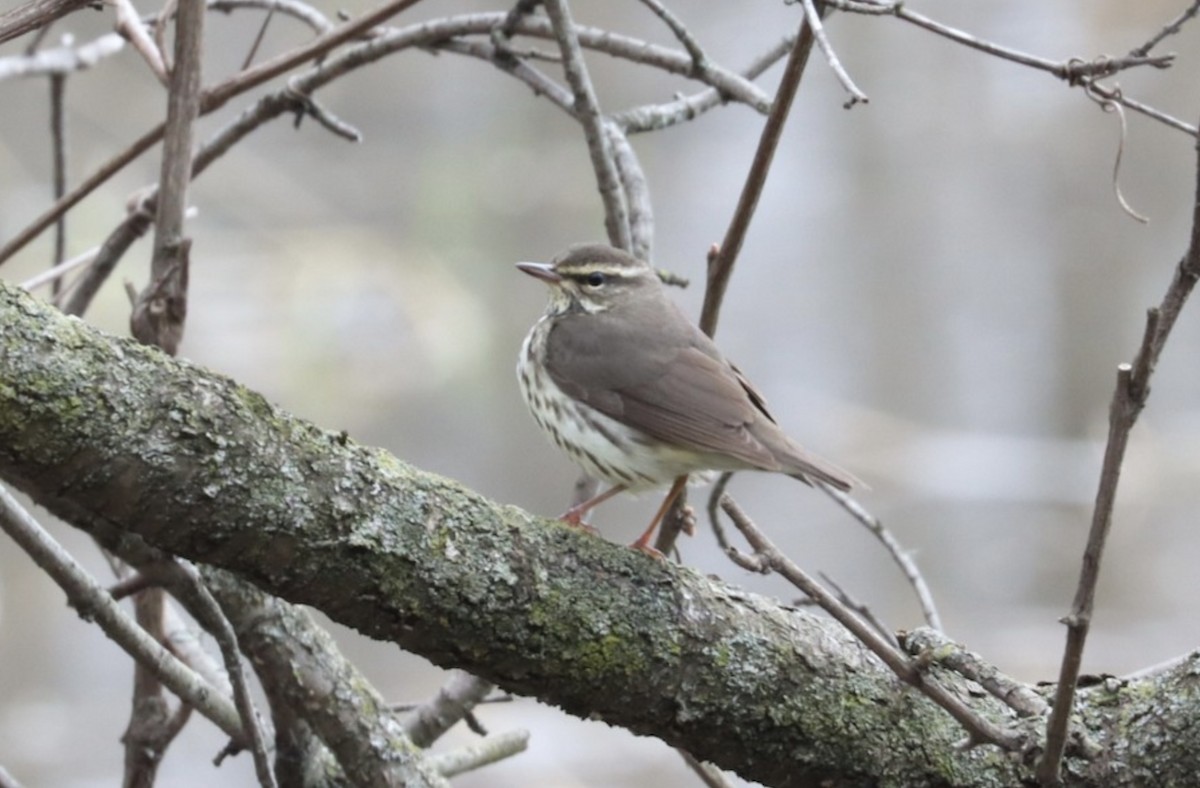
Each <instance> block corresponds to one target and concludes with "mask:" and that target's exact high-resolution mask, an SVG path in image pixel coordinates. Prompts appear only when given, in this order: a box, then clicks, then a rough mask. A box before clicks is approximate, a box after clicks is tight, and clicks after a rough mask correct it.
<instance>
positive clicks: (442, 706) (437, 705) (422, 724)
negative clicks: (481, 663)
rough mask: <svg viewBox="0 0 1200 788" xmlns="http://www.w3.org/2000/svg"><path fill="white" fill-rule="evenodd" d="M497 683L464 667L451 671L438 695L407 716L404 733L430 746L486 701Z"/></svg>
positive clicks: (422, 744)
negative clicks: (482, 677)
mask: <svg viewBox="0 0 1200 788" xmlns="http://www.w3.org/2000/svg"><path fill="white" fill-rule="evenodd" d="M495 686H496V685H495V684H492V683H491V682H490V681H486V680H484V679H481V678H478V677H476V676H472V675H471V674H470V673H467V672H466V671H464V670H452V671H450V676H449V678H447V679H446V681H445V683H443V684H442V686H441V688H440V689H438V691H437V694H436V695H434V696H433V698H431V699H430V700H429V701H428V702H426V703H423V704H421V705H420V706H418V707H417V708H416V709H414V710H413V712H412V714H410V715H409V716H408V717H406V718H405V720H404V732H405V733H406V734H407V735H408V738H410V739H412V742H413V744H415V745H417V746H418V747H421V748H422V749H425V748H428V747H429V746H430V745H432V744H433V743H434V742H436V741H437V740H438V739H440V738H441V737H442V734H444V733H445V732H446V731H448V730H450V728H452V727H453V726H454V724H455V723H456V722H458V721H459V720H461V719H463V717H465V716H466V715H467V714H469V713H470V712H471V710H472V709H473V708H475V707H476V706H477V705H479V704H480V703H482V702H483V700H484V699H485V698H486V697H487V695H488V693H489V692H491V691H492V690H493V689H495Z"/></svg>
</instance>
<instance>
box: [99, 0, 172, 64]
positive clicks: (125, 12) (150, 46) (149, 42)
mask: <svg viewBox="0 0 1200 788" xmlns="http://www.w3.org/2000/svg"><path fill="white" fill-rule="evenodd" d="M111 2H112V4H113V7H114V8H116V11H117V32H118V33H120V34H121V35H123V36H124V37H125V39H126V40H127V41H129V43H130V44H132V45H133V48H134V49H135V50H137V53H138V54H139V55H141V56H142V60H145V61H146V65H147V66H149V67H150V71H151V73H153V74H154V76H155V77H157V78H158V81H159V82H161V83H162V84H163V85H166V84H168V83H169V81H170V77H169V76H168V74H167V64H166V62H165V61H164V60H163V53H162V50H160V49H159V46H158V43H157V42H155V40H154V39H153V38H151V37H150V33H149V32H147V31H146V27H145V26H144V25H143V24H142V17H141V14H139V13H138V12H137V9H136V8H134V7H133V2H132V0H111Z"/></svg>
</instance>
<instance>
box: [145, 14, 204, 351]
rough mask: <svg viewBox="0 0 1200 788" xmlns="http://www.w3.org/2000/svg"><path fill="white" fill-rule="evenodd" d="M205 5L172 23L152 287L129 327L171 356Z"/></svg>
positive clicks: (182, 303) (177, 335)
mask: <svg viewBox="0 0 1200 788" xmlns="http://www.w3.org/2000/svg"><path fill="white" fill-rule="evenodd" d="M203 42H204V2H203V0H181V2H180V3H179V13H178V15H177V16H176V21H175V67H174V69H173V70H172V72H171V83H170V93H169V94H168V98H167V122H166V128H165V131H164V137H163V160H162V174H161V176H160V178H159V189H158V202H157V211H156V213H155V232H154V256H153V258H152V259H151V263H150V282H149V283H148V284H147V285H146V288H145V289H144V290H143V291H142V292H141V294H140V295H139V296H138V297H137V299H136V301H135V303H134V306H133V315H132V316H131V317H130V328H131V330H132V332H133V335H134V336H135V337H137V339H138V340H139V341H141V342H143V343H145V344H148V345H157V346H158V347H160V348H162V349H163V350H165V351H166V352H167V353H170V354H171V355H174V354H175V352H176V350H178V348H179V342H180V340H181V339H182V338H183V327H184V320H185V319H186V317H187V282H188V252H189V246H190V242H189V240H188V239H186V238H185V237H184V235H183V218H184V217H183V214H184V211H185V209H186V208H187V195H188V184H189V182H190V180H191V176H192V138H193V126H194V125H195V120H196V116H197V114H198V111H199V108H200V91H201V62H200V61H201V52H202V48H203Z"/></svg>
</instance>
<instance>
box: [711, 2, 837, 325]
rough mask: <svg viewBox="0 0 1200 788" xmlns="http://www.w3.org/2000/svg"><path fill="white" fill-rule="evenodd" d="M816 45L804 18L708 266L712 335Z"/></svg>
mask: <svg viewBox="0 0 1200 788" xmlns="http://www.w3.org/2000/svg"><path fill="white" fill-rule="evenodd" d="M812 45H813V34H812V28H811V27H810V26H809V25H808V23H807V22H806V21H803V20H802V21H801V22H800V30H799V32H798V33H797V34H796V42H795V44H794V45H793V46H792V51H791V54H790V55H789V56H788V61H787V65H786V66H785V67H784V71H783V78H782V79H781V80H780V82H779V88H778V90H777V91H776V92H775V101H774V102H773V104H772V105H771V114H770V115H768V116H767V122H766V123H765V124H764V125H763V130H762V135H761V136H760V137H759V140H758V148H757V149H756V150H755V151H754V161H753V162H752V163H751V165H750V172H749V173H748V174H747V176H746V183H745V185H744V186H743V187H742V193H741V195H740V196H739V197H738V204H737V209H736V210H735V211H734V214H733V219H732V220H731V221H730V223H729V229H728V230H726V232H725V239H724V240H723V241H722V242H721V245H720V248H719V251H718V253H717V257H716V259H715V260H714V261H713V263H712V264H711V265H709V268H708V286H707V288H706V289H705V291H704V305H703V307H701V309H700V328H701V330H703V331H704V333H706V334H708V335H709V336H713V335H714V334H716V331H717V320H718V318H719V316H720V313H721V303H722V302H723V301H724V300H725V290H726V288H727V287H728V286H729V277H730V276H732V274H733V265H734V263H735V262H736V261H737V256H738V253H739V252H740V251H741V249H742V242H743V241H744V240H745V239H746V231H747V230H748V229H749V227H750V220H751V219H752V218H753V217H754V209H755V207H757V205H758V198H759V197H760V196H761V195H762V190H763V185H764V184H765V183H766V181H767V173H768V172H769V171H770V169H771V161H772V160H773V159H774V158H775V149H776V148H777V147H779V138H780V136H781V135H782V132H783V124H784V121H786V120H787V116H788V114H789V112H790V111H791V108H792V100H793V99H794V98H795V97H796V90H797V88H799V86H800V78H801V77H802V76H803V75H804V66H805V64H806V63H808V56H809V54H810V53H811V52H812Z"/></svg>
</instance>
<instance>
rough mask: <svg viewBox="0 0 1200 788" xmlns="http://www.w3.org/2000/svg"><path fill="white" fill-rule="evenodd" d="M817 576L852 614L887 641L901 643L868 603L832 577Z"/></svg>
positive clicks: (820, 573) (819, 574)
mask: <svg viewBox="0 0 1200 788" xmlns="http://www.w3.org/2000/svg"><path fill="white" fill-rule="evenodd" d="M817 576H818V577H820V578H821V581H822V582H823V583H825V585H827V586H829V588H830V589H832V591H833V595H834V596H836V597H837V599H838V601H839V602H841V603H842V604H843V605H845V606H846V607H847V608H849V609H850V611H851V612H853V613H854V614H855V615H856V616H858V617H859V618H861V619H862V620H863V621H865V622H867V623H868V624H870V625H871V626H873V627H875V631H876V632H878V633H879V634H880V635H882V636H883V637H884V639H885V640H889V641H895V642H896V643H899V642H900V638H899V637H898V636H897V635H896V630H894V629H892V628H891V627H889V626H888V625H887V624H885V623H883V619H881V618H879V616H877V615H875V611H873V610H871V608H870V607H869V606H868V605H867V603H866V602H863V601H861V600H858V599H855V598H854V596H853V595H852V594H851V593H850V592H849V591H847V590H846V589H844V588H842V585H841V584H840V583H838V582H837V581H835V580H834V579H833V578H832V577H830V576H829V575H827V574H825V573H824V572H818V573H817ZM804 601H808V600H804Z"/></svg>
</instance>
